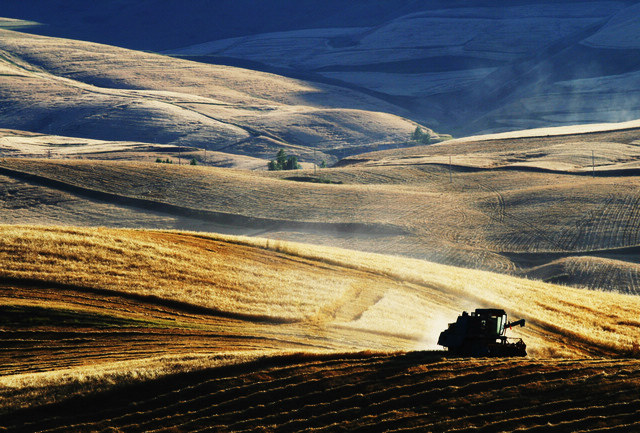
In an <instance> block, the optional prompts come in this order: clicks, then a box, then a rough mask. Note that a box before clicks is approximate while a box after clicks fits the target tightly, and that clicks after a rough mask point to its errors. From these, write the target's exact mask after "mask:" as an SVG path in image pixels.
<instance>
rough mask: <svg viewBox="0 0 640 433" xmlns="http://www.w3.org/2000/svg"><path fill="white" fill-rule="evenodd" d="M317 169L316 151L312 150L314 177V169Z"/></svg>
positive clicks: (314, 173)
mask: <svg viewBox="0 0 640 433" xmlns="http://www.w3.org/2000/svg"><path fill="white" fill-rule="evenodd" d="M317 168H318V165H317V164H316V150H315V149H313V175H314V176H315V175H316V169H317Z"/></svg>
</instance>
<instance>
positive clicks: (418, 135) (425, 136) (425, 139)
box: [411, 126, 431, 144]
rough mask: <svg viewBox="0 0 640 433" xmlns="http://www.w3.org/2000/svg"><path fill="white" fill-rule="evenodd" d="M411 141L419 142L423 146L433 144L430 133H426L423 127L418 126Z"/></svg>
mask: <svg viewBox="0 0 640 433" xmlns="http://www.w3.org/2000/svg"><path fill="white" fill-rule="evenodd" d="M411 141H417V142H418V143H422V144H429V143H431V136H430V135H429V133H428V132H424V131H423V130H422V128H421V127H419V126H416V129H415V131H413V133H412V134H411Z"/></svg>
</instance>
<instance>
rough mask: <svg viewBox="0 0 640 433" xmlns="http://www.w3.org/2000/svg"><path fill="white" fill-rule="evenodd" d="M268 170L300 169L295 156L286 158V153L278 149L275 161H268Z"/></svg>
mask: <svg viewBox="0 0 640 433" xmlns="http://www.w3.org/2000/svg"><path fill="white" fill-rule="evenodd" d="M268 168H269V170H272V171H273V170H297V169H299V168H302V166H301V165H300V164H298V157H297V156H294V155H292V156H287V152H285V151H284V149H280V150H279V151H278V153H277V155H276V159H275V160H272V161H269V164H268Z"/></svg>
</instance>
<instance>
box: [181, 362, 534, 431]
mask: <svg viewBox="0 0 640 433" xmlns="http://www.w3.org/2000/svg"><path fill="white" fill-rule="evenodd" d="M526 376H528V377H530V376H531V373H528V374H527V375H526ZM444 380H445V381H447V382H452V381H454V382H455V381H458V378H452V379H444ZM436 381H438V380H436ZM440 381H441V382H442V379H440ZM465 381H468V378H465V379H463V380H462V382H465ZM484 382H485V383H494V382H495V379H491V378H490V375H488V376H487V380H486V381H484ZM385 383H388V381H385ZM428 383H430V382H425V383H418V384H416V383H408V384H404V385H398V386H394V387H389V388H385V389H382V390H376V391H371V392H368V393H367V394H366V395H365V394H363V393H362V391H361V390H362V389H363V388H364V385H363V384H362V383H357V384H347V385H343V386H340V387H337V388H331V389H326V390H319V391H316V392H312V393H310V394H307V395H304V396H295V397H289V398H286V399H277V398H276V399H275V400H272V399H270V398H263V399H261V400H260V401H270V403H266V404H260V405H259V406H254V407H252V408H247V409H243V410H241V411H240V412H241V413H236V416H239V417H242V418H243V419H251V420H253V422H255V421H258V422H259V423H260V424H277V423H279V422H282V420H289V419H291V418H292V417H293V416H297V417H298V418H299V419H307V420H308V419H312V418H313V416H314V415H313V414H312V413H311V414H310V413H307V412H309V411H310V412H316V414H317V410H318V409H320V406H322V409H324V410H325V411H330V412H335V413H339V410H338V409H339V408H340V407H345V406H347V407H352V406H357V407H362V413H361V415H364V414H366V413H369V411H371V410H372V408H374V407H375V412H376V413H379V412H380V411H381V410H384V409H385V408H384V405H385V404H388V403H389V402H393V405H394V407H395V406H396V405H395V402H397V401H410V400H411V399H412V398H413V397H414V396H415V395H416V394H420V395H421V396H422V397H423V398H425V399H427V397H431V396H433V397H434V398H435V399H436V400H437V399H438V397H439V396H440V395H441V394H442V393H447V391H449V390H450V389H451V388H456V387H455V386H454V385H451V384H449V385H447V386H444V387H441V388H435V389H429V390H427V391H425V390H423V388H424V386H425V384H428ZM472 385H476V386H477V384H471V385H469V384H468V385H466V386H465V387H460V388H466V387H470V386H472ZM485 386H486V385H484V384H483V385H482V387H485ZM401 392H411V393H410V394H401V397H396V396H397V394H398V393H401ZM345 394H346V395H345ZM300 399H302V400H303V401H304V402H305V403H306V404H304V405H302V406H301V405H299V404H298V400H300ZM362 399H364V400H365V401H364V402H362V401H361V400H362ZM323 403H325V404H323ZM287 408H291V409H290V410H289V411H287V410H286V409H287ZM300 412H303V413H300ZM322 413H324V412H321V413H320V414H319V415H316V416H321V415H322ZM202 418H206V415H204V416H203V417H202ZM176 427H181V426H176Z"/></svg>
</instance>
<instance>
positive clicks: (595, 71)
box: [6, 0, 640, 135]
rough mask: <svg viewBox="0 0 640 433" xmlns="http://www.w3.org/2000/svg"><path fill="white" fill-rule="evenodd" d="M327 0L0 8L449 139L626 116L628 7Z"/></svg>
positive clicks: (636, 113)
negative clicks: (343, 99) (376, 101)
mask: <svg viewBox="0 0 640 433" xmlns="http://www.w3.org/2000/svg"><path fill="white" fill-rule="evenodd" d="M285 3H286V5H285ZM338 3H339V2H318V1H303V2H283V4H281V5H280V7H286V8H287V11H290V13H289V12H288V13H287V14H280V13H279V11H278V8H275V7H269V6H267V5H266V4H264V3H262V4H261V2H255V1H249V0H246V1H243V2H233V4H223V5H218V4H216V5H215V6H213V5H211V4H207V2H190V3H189V4H188V5H181V6H180V8H178V6H176V5H174V6H170V7H162V8H160V7H153V5H154V4H155V2H153V1H149V2H144V3H140V4H137V5H122V4H120V3H119V2H115V1H107V2H101V5H100V6H96V7H94V6H92V7H91V8H88V7H86V5H83V4H81V2H75V3H74V2H72V4H70V5H69V6H68V7H67V8H64V9H62V10H55V9H54V8H53V7H52V6H51V5H47V2H38V1H26V2H14V4H10V5H9V7H7V8H6V14H7V16H12V17H15V18H22V19H29V20H34V21H40V22H43V23H44V24H45V25H43V26H41V27H29V28H28V31H34V32H41V33H44V34H51V35H57V36H67V37H73V38H77V39H84V40H96V41H100V42H106V43H110V44H115V45H121V46H125V47H132V48H138V49H147V50H154V51H163V52H167V53H171V54H174V55H179V56H185V57H187V58H192V59H199V60H201V61H205V62H211V63H227V64H231V65H241V66H246V67H250V68H252V69H261V70H267V71H273V72H278V73H281V74H285V75H290V76H295V77H303V78H307V79H310V80H315V81H321V82H331V83H334V84H336V85H342V86H345V87H348V88H356V89H360V90H361V91H366V92H373V93H374V94H376V95H378V96H379V97H381V98H384V99H386V100H388V101H390V102H392V103H394V104H396V105H399V106H401V107H403V108H405V109H407V110H408V111H409V114H403V115H404V116H406V117H409V118H411V119H412V120H414V121H417V122H419V123H421V124H424V125H426V126H428V127H430V128H433V129H436V130H437V131H439V132H453V133H454V134H455V135H466V134H470V133H480V132H495V131H502V130H517V129H523V128H531V127H539V126H555V125H568V124H575V123H593V122H611V121H625V120H631V119H633V118H637V117H640V107H639V106H638V104H637V98H635V97H633V95H634V94H635V93H637V92H638V90H639V89H638V86H637V83H638V80H637V75H638V74H639V73H640V72H639V70H640V61H638V60H637V59H638V58H639V56H638V50H639V49H640V47H639V46H637V44H636V43H635V42H634V41H636V40H638V38H637V37H635V36H634V35H636V33H637V28H636V27H637V26H636V27H634V24H633V23H634V22H636V21H637V19H638V16H639V14H640V9H639V8H638V6H637V4H636V3H637V2H633V1H588V2H575V1H563V2H553V3H549V2H542V1H515V2H514V1H499V2H487V1H483V0H475V1H471V2H459V1H458V2H442V1H430V2H416V1H409V0H407V1H401V2H390V1H386V2H375V5H373V6H372V5H371V4H370V3H371V2H364V1H356V2H349V5H343V4H338ZM96 8H97V9H96ZM246 10H253V11H256V12H257V13H256V14H246V13H243V11H246ZM147 11H151V12H147ZM338 11H339V12H338ZM163 14H164V15H163ZM256 16H261V17H266V18H265V19H261V20H260V21H259V22H257V21H256V20H255V17H256ZM112 26H120V27H122V28H124V29H125V31H121V32H117V33H116V32H110V31H109V29H110V27H112ZM605 89H606V90H605Z"/></svg>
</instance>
